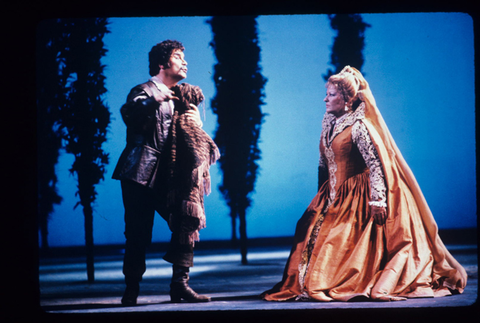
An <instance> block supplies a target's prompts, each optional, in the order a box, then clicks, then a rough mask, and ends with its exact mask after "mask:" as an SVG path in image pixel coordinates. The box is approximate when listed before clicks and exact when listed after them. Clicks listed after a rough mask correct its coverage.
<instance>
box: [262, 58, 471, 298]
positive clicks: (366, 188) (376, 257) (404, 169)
mask: <svg viewBox="0 0 480 323" xmlns="http://www.w3.org/2000/svg"><path fill="white" fill-rule="evenodd" d="M324 101H325V102H326V109H327V111H326V113H325V116H324V119H323V122H322V128H323V129H322V133H321V138H320V166H319V185H320V186H321V187H320V189H319V191H318V193H317V195H316V196H315V198H314V199H313V201H312V202H311V203H310V205H309V206H308V208H307V210H306V211H305V213H304V214H303V216H302V218H301V219H300V220H299V221H298V223H297V227H296V231H295V238H294V244H293V247H292V250H291V253H290V257H289V259H288V261H287V264H286V267H285V271H284V275H283V279H282V281H281V282H280V283H278V284H277V285H275V286H274V287H273V288H272V289H271V290H269V291H266V292H264V293H263V294H262V297H263V298H264V299H265V300H269V301H283V300H289V299H295V300H308V299H311V300H317V301H332V300H338V301H348V300H351V299H352V298H354V297H360V298H361V297H367V298H371V299H375V300H384V301H391V300H405V299H406V298H414V297H434V296H445V295H451V294H452V293H461V292H463V289H464V287H465V285H466V282H467V274H466V272H465V269H464V268H463V267H462V266H461V265H460V264H459V263H458V262H457V261H456V260H455V259H454V258H453V257H452V256H451V254H450V253H449V252H448V251H447V249H446V248H445V246H444V244H443V243H442V241H441V240H440V237H439V236H438V230H437V225H436V223H435V220H434V218H433V216H432V214H431V212H430V209H429V207H428V205H427V203H426V201H425V199H424V197H423V194H422V192H421V190H420V188H419V187H418V184H417V182H416V180H415V178H414V176H413V174H412V172H411V171H410V168H409V167H408V165H407V164H406V162H405V160H404V159H403V157H402V155H401V154H400V151H399V150H398V148H397V146H396V145H395V142H394V141H393V138H392V137H391V135H390V132H389V131H388V128H387V127H386V125H385V122H384V121H383V118H382V117H381V115H380V112H379V111H378V109H377V107H376V104H375V100H374V98H373V95H372V93H371V91H370V89H369V86H368V83H367V81H366V80H365V79H364V78H363V76H362V74H361V73H360V72H359V71H358V70H357V69H355V68H353V67H350V66H346V67H345V68H344V69H343V70H342V71H341V72H340V73H339V74H336V75H332V76H331V77H330V78H329V80H328V82H327V96H326V98H325V100H324Z"/></svg>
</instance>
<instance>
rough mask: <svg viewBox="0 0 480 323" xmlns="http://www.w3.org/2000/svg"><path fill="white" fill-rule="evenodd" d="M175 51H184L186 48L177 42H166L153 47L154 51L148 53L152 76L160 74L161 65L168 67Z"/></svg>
mask: <svg viewBox="0 0 480 323" xmlns="http://www.w3.org/2000/svg"><path fill="white" fill-rule="evenodd" d="M175 49H180V50H181V51H184V50H185V47H183V44H182V43H181V42H179V41H176V40H164V41H162V42H161V43H158V44H156V45H155V46H153V47H152V50H151V51H150V53H148V61H149V70H150V71H149V73H150V76H155V75H157V74H158V73H159V72H160V65H163V66H167V65H168V61H169V59H170V56H172V52H173V51H174V50H175Z"/></svg>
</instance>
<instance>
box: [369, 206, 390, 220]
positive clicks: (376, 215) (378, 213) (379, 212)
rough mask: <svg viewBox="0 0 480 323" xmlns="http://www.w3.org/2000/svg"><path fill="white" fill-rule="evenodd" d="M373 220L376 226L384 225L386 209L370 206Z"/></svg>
mask: <svg viewBox="0 0 480 323" xmlns="http://www.w3.org/2000/svg"><path fill="white" fill-rule="evenodd" d="M370 212H371V213H372V217H373V220H374V222H375V223H376V224H378V225H384V224H385V221H386V220H387V209H386V208H384V207H380V206H375V205H370Z"/></svg>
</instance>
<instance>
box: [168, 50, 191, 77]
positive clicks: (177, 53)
mask: <svg viewBox="0 0 480 323" xmlns="http://www.w3.org/2000/svg"><path fill="white" fill-rule="evenodd" d="M164 71H165V74H166V75H167V76H169V77H170V78H172V79H174V80H176V81H177V82H178V81H180V80H183V79H185V78H186V77H187V61H186V60H185V54H184V53H183V51H181V50H180V49H175V50H174V51H173V52H172V56H170V60H169V61H168V66H165V68H164Z"/></svg>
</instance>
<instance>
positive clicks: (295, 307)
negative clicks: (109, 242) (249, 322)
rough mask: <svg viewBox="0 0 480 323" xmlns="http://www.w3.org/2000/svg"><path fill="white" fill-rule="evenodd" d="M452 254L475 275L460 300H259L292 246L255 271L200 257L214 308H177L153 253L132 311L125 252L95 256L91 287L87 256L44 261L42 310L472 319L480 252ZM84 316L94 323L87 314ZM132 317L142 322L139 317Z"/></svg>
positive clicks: (200, 280)
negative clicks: (126, 298) (428, 313)
mask: <svg viewBox="0 0 480 323" xmlns="http://www.w3.org/2000/svg"><path fill="white" fill-rule="evenodd" d="M447 247H448V248H449V250H450V251H451V252H452V254H453V255H454V256H455V258H456V259H457V260H458V261H459V262H460V263H461V264H462V265H463V266H464V267H465V269H466V270H467V272H468V277H469V281H468V285H467V287H466V289H465V291H464V293H463V294H460V295H454V296H448V297H441V298H423V299H409V300H406V301H399V302H372V301H364V302H348V303H343V302H329V303H320V302H266V301H263V300H261V299H259V298H258V295H259V294H260V293H261V292H263V291H265V290H267V289H269V288H271V287H272V286H273V285H274V284H275V283H277V282H278V281H279V280H280V278H281V276H282V272H283V268H284V265H285V262H286V259H287V257H288V254H289V247H286V246H282V247H255V248H250V250H249V254H248V260H249V264H248V265H242V264H241V263H240V255H239V252H238V251H236V250H233V249H228V248H226V249H213V250H212V249H210V250H199V251H197V252H196V254H195V267H193V268H192V269H191V281H190V286H192V288H194V289H195V290H196V291H197V292H199V293H202V294H207V295H209V296H211V297H212V301H211V302H209V303H203V304H189V303H180V304H172V303H170V301H169V296H168V289H169V280H170V277H171V266H170V264H168V263H167V262H165V261H164V260H163V259H161V256H162V255H161V254H158V253H151V254H149V257H148V262H147V272H146V274H145V276H144V280H143V281H142V282H141V286H140V288H141V291H140V296H139V298H138V305H137V306H132V307H124V306H122V305H121V304H120V298H121V296H122V294H123V290H124V282H123V275H122V255H121V252H120V250H117V254H104V255H101V256H97V257H96V260H95V282H94V283H91V284H90V283H88V282H87V277H86V270H85V260H84V258H83V257H75V256H73V257H67V256H64V257H46V258H40V270H39V275H40V276H39V278H40V305H41V308H42V310H43V312H44V317H46V318H48V319H49V320H50V319H52V320H54V319H59V318H60V319H63V318H69V315H66V316H63V315H60V313H68V314H72V313H74V314H92V313H97V314H98V313H110V314H114V313H115V314H116V315H120V314H122V313H123V314H125V315H127V316H124V315H122V318H126V317H128V315H132V314H133V313H141V315H146V314H154V313H163V315H167V316H168V315H188V314H189V313H190V314H192V313H195V315H196V316H199V314H198V313H202V314H201V315H200V317H207V316H208V315H209V314H211V315H217V316H218V315H222V313H223V315H226V314H228V316H229V317H236V316H239V315H240V316H241V315H242V314H245V313H249V314H252V315H253V314H255V316H256V317H259V316H262V315H268V313H271V314H275V315H280V316H282V315H283V314H282V313H284V314H285V315H293V316H294V317H295V313H302V314H305V313H310V314H314V313H315V312H316V311H319V310H322V311H321V313H323V314H322V315H324V314H328V313H330V314H331V313H337V312H338V311H339V310H342V311H343V312H342V313H345V311H350V312H352V311H353V312H352V313H353V314H354V315H355V313H357V312H358V313H364V312H365V310H366V309H378V310H379V311H385V310H387V309H388V310H389V311H390V310H391V311H394V312H395V313H398V311H399V309H409V310H410V311H411V310H417V311H418V310H419V309H420V310H421V309H429V310H431V309H432V308H434V309H435V313H437V314H438V313H442V311H445V310H446V309H448V310H449V312H450V313H452V312H456V311H458V313H459V314H462V313H470V312H471V310H472V309H473V308H475V307H476V306H477V304H476V302H477V296H478V274H477V273H478V259H477V246H476V245H448V246H447ZM312 311H313V312H312ZM378 313H380V312H378ZM392 313H393V312H392ZM404 313H406V312H404ZM409 313H412V314H413V312H409ZM157 315H158V314H157ZM369 315H370V314H369ZM297 316H298V315H297ZM81 317H82V318H84V319H85V320H87V321H88V317H89V316H88V315H86V316H83V315H82V316H81ZM133 318H135V316H132V319H133ZM371 319H374V317H371ZM85 320H83V319H82V321H85ZM60 321H61V320H60ZM467 321H468V320H467ZM227 323H228V322H227Z"/></svg>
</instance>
